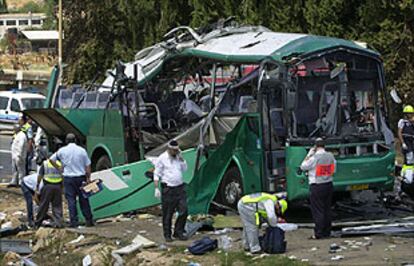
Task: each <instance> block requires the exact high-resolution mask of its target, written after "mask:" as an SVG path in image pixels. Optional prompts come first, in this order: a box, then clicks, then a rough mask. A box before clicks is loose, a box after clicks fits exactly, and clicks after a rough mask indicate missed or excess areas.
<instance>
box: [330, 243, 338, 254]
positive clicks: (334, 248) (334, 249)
mask: <svg viewBox="0 0 414 266" xmlns="http://www.w3.org/2000/svg"><path fill="white" fill-rule="evenodd" d="M338 250H340V247H339V246H338V244H336V243H333V244H331V245H330V246H329V253H336V252H337V251H338Z"/></svg>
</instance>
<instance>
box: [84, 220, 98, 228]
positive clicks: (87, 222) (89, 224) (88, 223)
mask: <svg viewBox="0 0 414 266" xmlns="http://www.w3.org/2000/svg"><path fill="white" fill-rule="evenodd" d="M95 225H96V224H95V222H94V221H86V223H85V226H86V227H93V226H95Z"/></svg>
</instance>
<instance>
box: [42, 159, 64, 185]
mask: <svg viewBox="0 0 414 266" xmlns="http://www.w3.org/2000/svg"><path fill="white" fill-rule="evenodd" d="M56 164H57V165H58V166H59V167H61V166H62V164H61V163H60V162H59V161H57V162H56ZM43 167H44V175H43V179H44V180H46V181H47V182H49V183H53V184H57V183H60V182H62V180H63V178H62V174H61V173H60V172H59V170H58V169H56V168H55V167H54V166H53V165H52V164H51V163H50V161H49V160H45V161H44V162H43Z"/></svg>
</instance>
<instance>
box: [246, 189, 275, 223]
mask: <svg viewBox="0 0 414 266" xmlns="http://www.w3.org/2000/svg"><path fill="white" fill-rule="evenodd" d="M258 194H260V195H259V196H257V197H252V195H246V196H243V197H242V198H241V201H242V202H243V203H255V204H256V212H255V217H256V225H260V217H262V218H264V219H267V213H266V211H265V210H260V209H259V202H262V201H265V200H271V201H273V202H274V203H275V204H276V201H277V197H276V196H275V195H272V194H269V193H264V192H261V193H257V194H253V195H258Z"/></svg>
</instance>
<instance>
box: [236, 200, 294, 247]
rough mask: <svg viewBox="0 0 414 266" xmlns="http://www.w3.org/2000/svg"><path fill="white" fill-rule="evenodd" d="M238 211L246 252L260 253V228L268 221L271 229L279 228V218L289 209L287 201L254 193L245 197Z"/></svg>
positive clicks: (238, 206)
mask: <svg viewBox="0 0 414 266" xmlns="http://www.w3.org/2000/svg"><path fill="white" fill-rule="evenodd" d="M237 209H238V211H239V214H240V218H241V220H242V223H243V245H244V249H245V251H250V252H251V253H252V254H257V253H260V252H261V250H262V248H261V247H260V242H259V227H260V225H261V223H262V221H267V223H268V225H269V226H271V227H276V226H277V219H278V216H281V215H282V214H283V213H284V212H285V211H286V209H287V202H286V200H283V199H282V200H278V199H277V197H276V196H275V195H271V194H268V193H263V192H262V193H254V194H250V195H246V196H243V197H242V198H241V199H240V200H239V202H238V203H237Z"/></svg>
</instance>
